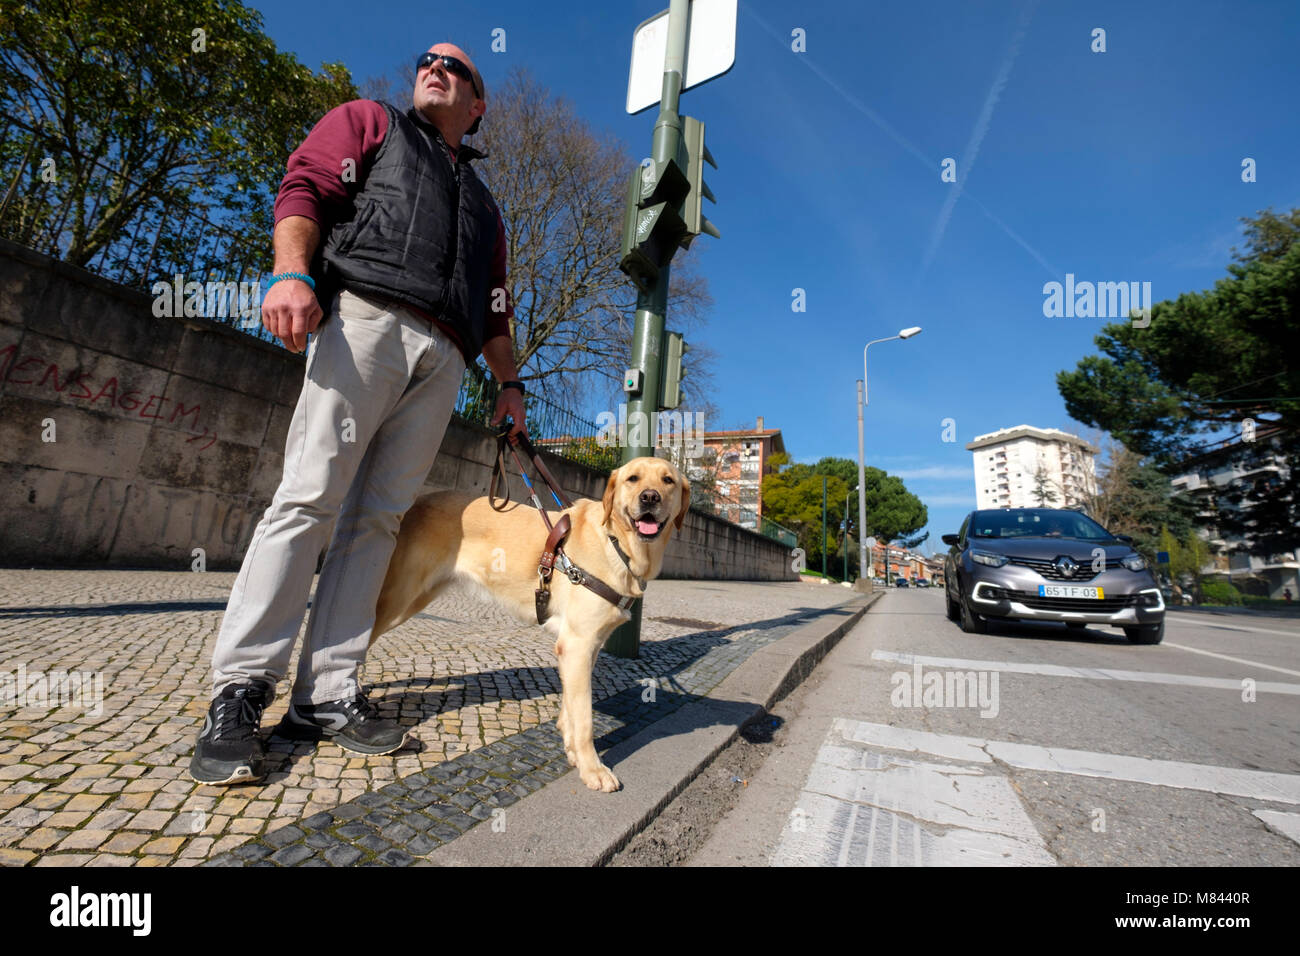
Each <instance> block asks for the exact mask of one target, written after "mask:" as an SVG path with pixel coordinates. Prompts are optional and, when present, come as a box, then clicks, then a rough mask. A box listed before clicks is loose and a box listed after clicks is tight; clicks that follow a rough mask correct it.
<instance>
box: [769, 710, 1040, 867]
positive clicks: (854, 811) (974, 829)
mask: <svg viewBox="0 0 1300 956" xmlns="http://www.w3.org/2000/svg"><path fill="white" fill-rule="evenodd" d="M796 821H798V825H796ZM771 863H772V865H774V866H1052V865H1055V863H1056V861H1055V860H1054V859H1053V858H1052V856H1051V854H1050V853H1049V852H1048V851H1047V847H1046V845H1045V844H1044V842H1043V838H1042V836H1041V835H1040V834H1039V833H1038V830H1037V829H1036V828H1035V827H1034V824H1033V822H1032V821H1031V820H1030V819H1029V815H1028V814H1027V813H1026V812H1025V809H1024V806H1023V805H1022V803H1021V801H1020V797H1019V796H1018V795H1017V794H1016V792H1015V789H1014V788H1013V787H1012V786H1011V782H1010V781H1009V780H1007V778H1005V777H1003V776H1002V775H1001V774H998V773H996V772H993V773H986V772H985V770H984V769H983V768H979V767H970V766H958V765H954V764H945V763H937V762H934V761H923V760H916V759H912V758H909V757H901V756H897V755H886V754H882V753H878V752H875V751H872V750H867V749H864V748H861V747H854V746H849V745H846V744H845V741H844V740H843V739H842V738H841V737H840V735H839V734H837V733H836V731H835V730H834V729H833V728H832V730H831V731H830V733H829V734H828V735H827V737H826V740H825V741H824V742H823V744H822V747H821V749H820V750H819V751H818V754H817V757H816V759H815V761H814V763H813V767H812V770H811V771H810V772H809V774H808V779H807V782H806V783H805V784H804V786H803V789H802V792H801V793H800V794H799V799H798V805H797V808H796V812H795V814H793V815H792V820H791V823H789V824H787V826H786V828H785V830H784V832H783V833H782V836H781V840H780V842H779V843H778V845H777V848H776V850H775V851H774V852H773V856H772V860H771Z"/></svg>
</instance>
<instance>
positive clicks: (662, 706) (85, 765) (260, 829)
mask: <svg viewBox="0 0 1300 956" xmlns="http://www.w3.org/2000/svg"><path fill="white" fill-rule="evenodd" d="M233 582H234V574H233V573H213V572H209V573H202V574H198V573H189V572H164V571H13V570H0V691H5V692H7V693H0V865H9V866H25V865H35V866H83V865H92V866H158V865H173V866H193V865H196V864H200V863H204V862H210V863H211V864H213V865H229V864H235V865H238V864H241V863H254V864H255V865H275V864H305V865H328V864H335V865H339V864H343V865H346V864H351V863H379V864H397V865H403V864H408V863H411V862H415V859H416V858H417V857H419V856H420V855H422V854H424V853H427V852H429V850H431V849H433V848H435V847H436V846H438V845H440V844H441V843H442V842H445V841H447V840H450V839H454V838H455V837H456V836H457V835H459V834H460V833H461V832H463V831H464V830H465V829H468V827H470V826H473V825H475V824H476V823H478V822H479V821H481V820H489V819H491V818H492V817H493V811H494V810H495V811H499V810H500V809H501V808H503V807H505V806H507V805H508V804H509V803H511V802H513V801H515V800H518V799H520V798H522V797H523V796H526V795H527V794H528V793H530V792H532V791H533V790H535V789H537V788H539V787H541V786H543V785H544V784H545V783H546V782H548V781H550V780H553V779H555V778H556V777H558V776H560V775H562V774H563V773H565V772H567V771H568V767H567V764H566V762H565V760H564V754H563V752H562V749H561V748H560V746H559V735H558V732H557V731H556V729H555V716H556V714H557V713H558V711H559V705H560V682H559V675H558V673H557V672H556V670H555V667H554V655H553V653H552V644H553V641H552V640H551V639H549V638H548V636H547V635H546V633H545V632H544V631H543V630H542V629H541V628H538V627H536V626H533V625H527V624H522V623H519V622H518V621H516V620H515V619H514V618H511V617H510V616H508V615H507V614H505V613H504V612H502V611H500V610H499V609H497V608H495V607H493V606H490V605H487V604H484V603H482V602H481V601H479V600H477V599H476V598H473V597H470V596H469V595H468V594H467V593H464V592H459V591H452V592H449V593H447V594H445V595H444V596H443V597H440V598H439V599H438V600H436V601H435V602H433V603H432V604H430V605H429V606H428V607H427V608H426V609H425V610H424V611H423V612H422V613H421V614H419V615H417V616H416V617H415V618H413V619H412V620H410V621H408V622H407V623H406V624H403V625H402V626H401V627H399V628H397V629H396V630H394V631H391V632H389V633H388V634H386V635H384V636H383V637H382V638H381V639H380V640H379V642H378V643H377V644H376V646H375V648H374V650H373V651H372V653H371V655H370V659H369V660H368V662H367V664H366V666H365V668H364V670H363V672H362V675H361V679H362V682H363V683H364V684H365V685H366V687H367V689H368V692H369V694H370V696H371V698H372V699H373V700H375V701H376V702H377V703H378V704H379V705H380V708H381V710H382V711H383V712H384V713H386V714H387V715H390V716H392V717H394V718H396V719H398V720H400V721H401V722H402V723H404V724H408V725H410V726H411V727H412V729H413V731H414V734H413V736H414V737H417V738H418V740H417V741H416V743H414V744H413V745H411V746H408V747H407V748H404V749H403V750H401V751H399V752H397V753H395V754H389V755H386V756H378V757H366V756H358V755H354V754H350V753H348V752H346V751H344V750H342V749H341V748H339V747H338V746H337V745H335V744H332V743H329V742H324V743H320V744H315V743H298V742H293V741H289V740H286V739H283V738H281V737H279V736H276V735H274V733H273V730H274V727H275V725H276V724H277V723H278V722H279V720H280V718H281V717H282V716H283V714H284V711H285V708H286V707H287V705H288V686H289V685H288V683H287V682H282V683H281V684H280V686H279V688H277V691H278V694H279V695H280V696H278V697H277V699H276V701H275V703H273V704H272V705H271V707H269V708H268V709H267V711H266V713H265V715H264V716H263V721H262V727H263V731H264V736H266V737H268V749H269V750H270V752H271V766H272V767H273V768H274V769H273V770H272V772H271V773H270V775H269V776H268V777H267V779H266V780H265V781H264V782H263V783H261V784H258V785H245V786H238V787H209V786H203V785H200V784H196V783H194V782H193V781H191V780H190V779H189V777H188V775H187V773H186V771H187V768H188V766H189V759H190V755H191V753H192V749H193V745H194V738H195V736H196V734H197V733H198V730H199V728H200V727H201V726H202V722H203V716H204V714H205V713H206V711H207V708H208V703H209V701H210V685H209V681H210V676H211V675H210V670H209V666H210V663H211V658H212V648H213V645H214V643H215V641H216V635H217V629H218V626H219V624H220V621H221V614H222V612H223V611H224V610H225V602H226V598H227V596H228V595H229V592H230V587H231V585H232V584H233ZM849 597H850V594H849V592H847V591H846V590H845V589H842V588H839V587H831V586H825V585H821V586H819V585H814V584H806V583H793V582H792V583H757V582H734V581H656V582H654V583H653V584H652V585H651V586H650V588H649V592H648V594H647V598H646V602H645V608H644V622H643V626H642V648H641V658H640V659H639V660H635V661H628V660H622V659H620V658H615V657H612V656H610V655H608V654H601V656H600V659H599V661H598V663H597V665H596V670H595V674H594V677H593V688H594V693H595V698H596V700H597V701H598V702H599V703H598V704H597V705H596V708H595V710H596V713H595V720H596V733H597V736H598V738H599V739H598V741H597V746H598V748H599V749H601V750H603V749H606V748H608V747H610V746H612V745H614V744H615V743H617V742H618V741H619V740H621V739H624V738H625V737H627V736H629V735H631V734H633V733H636V732H637V731H639V730H641V729H642V728H643V727H645V726H647V725H648V724H650V723H652V722H654V721H656V720H659V719H661V718H663V717H664V716H666V715H667V714H668V713H670V712H671V710H673V709H675V708H676V707H678V706H680V705H681V704H682V703H684V702H685V701H686V700H689V699H691V697H692V696H694V695H697V694H703V693H707V692H708V690H709V689H710V688H712V687H713V686H715V685H716V684H717V683H718V682H719V681H721V680H722V678H723V677H725V676H726V675H727V674H728V673H730V672H731V671H732V670H733V669H734V668H735V667H736V666H738V664H739V663H740V662H741V661H742V660H743V659H744V658H745V657H747V656H748V655H749V654H751V653H752V652H753V651H754V650H755V649H756V648H758V647H760V646H762V645H763V644H765V643H769V642H770V641H772V640H777V639H779V638H780V637H782V636H784V635H785V634H787V633H789V632H790V631H791V630H793V629H794V628H796V627H798V626H800V625H801V624H803V623H806V622H807V621H808V620H810V619H811V618H812V617H813V616H816V615H817V614H820V613H824V612H825V610H826V609H827V608H830V607H833V606H834V605H837V604H840V603H842V602H844V601H845V600H847V599H849ZM296 666H297V654H296V653H295V655H294V660H293V662H291V664H290V667H289V673H290V674H292V673H294V670H295V668H296ZM60 672H67V673H68V674H70V675H71V674H74V673H75V674H77V675H80V677H81V679H80V680H77V679H75V678H70V679H68V680H66V681H63V682H62V683H63V691H64V695H63V696H60V694H59V693H58V692H57V691H55V692H52V693H50V695H49V696H43V694H44V693H45V690H46V689H50V690H53V688H55V687H56V686H57V684H58V683H59V682H58V681H55V680H53V679H51V678H53V677H54V675H56V674H59V673H60ZM41 675H45V677H46V678H47V680H45V681H42V680H39V679H38V678H40V677H41ZM19 678H22V680H20V679H19ZM649 679H653V682H654V683H653V684H651V683H648V680H649ZM19 683H23V684H24V686H26V687H27V690H26V693H25V694H24V695H23V697H22V699H21V700H18V701H17V702H16V703H17V704H18V705H21V706H15V701H14V699H13V697H14V694H13V688H15V687H16V686H17V685H18V684H19ZM69 692H71V699H69V697H68V693H69ZM647 698H653V700H648V699H647ZM597 798H598V795H597Z"/></svg>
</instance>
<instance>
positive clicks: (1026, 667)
mask: <svg viewBox="0 0 1300 956" xmlns="http://www.w3.org/2000/svg"><path fill="white" fill-rule="evenodd" d="M1170 646H1171V647H1172V646H1175V645H1170ZM1215 656H1216V657H1218V656H1222V655H1215ZM871 657H872V659H873V660H877V661H890V662H894V663H898V664H906V665H907V666H909V667H910V666H911V665H913V664H920V665H922V666H923V667H935V668H940V667H942V668H948V669H951V670H967V671H1002V672H1006V673H1011V674H1037V675H1039V676H1043V677H1083V678H1087V679H1089V680H1121V681H1137V682H1140V683H1145V684H1182V685H1185V686H1190V687H1213V688H1216V689H1221V690H1235V691H1240V690H1241V679H1240V678H1231V677H1201V676H1199V675H1196V674H1162V673H1159V672H1157V671H1125V670H1115V669H1112V668H1106V667H1070V666H1068V665H1065V664H1028V663H1023V662H1020V661H976V660H965V659H963V658H958V657H927V656H925V655H922V654H906V653H901V652H899V651H885V650H879V649H877V650H874V651H872V652H871ZM1229 659H1230V660H1234V659H1235V658H1229ZM1239 663H1244V664H1249V663H1252V662H1250V661H1239ZM1256 666H1258V667H1268V666H1269V665H1267V664H1258V665H1256ZM1271 669H1272V670H1281V668H1276V667H1275V668H1271ZM1287 673H1300V672H1296V671H1288V672H1287ZM1255 691H1256V693H1261V694H1263V693H1268V694H1293V695H1300V684H1285V683H1279V682H1277V681H1258V682H1256V684H1255Z"/></svg>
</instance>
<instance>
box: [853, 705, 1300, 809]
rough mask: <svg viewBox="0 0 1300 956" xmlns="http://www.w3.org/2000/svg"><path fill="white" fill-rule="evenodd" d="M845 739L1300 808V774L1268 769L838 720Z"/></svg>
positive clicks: (980, 761)
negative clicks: (1041, 745) (1020, 742)
mask: <svg viewBox="0 0 1300 956" xmlns="http://www.w3.org/2000/svg"><path fill="white" fill-rule="evenodd" d="M832 727H833V730H835V731H836V732H838V733H840V734H841V735H842V736H843V738H844V739H845V740H849V741H854V742H856V743H861V744H867V745H868V746H874V747H884V748H886V749H889V750H901V751H908V752H913V753H921V754H931V755H933V756H939V757H947V758H949V759H953V760H961V761H965V762H969V763H977V764H987V763H992V762H993V761H994V760H1000V761H1002V762H1003V763H1007V764H1010V765H1011V766H1013V767H1018V768H1020V769H1022V770H1039V771H1044V772H1047V773H1065V774H1073V775H1076V776H1083V777H1099V778H1101V779H1104V780H1123V781H1128V782H1130V783H1143V784H1149V785H1151V786H1157V787H1173V788H1175V789H1179V790H1202V791H1206V792H1209V793H1221V794H1229V795H1232V796H1238V797H1252V798H1254V799H1257V800H1270V801H1274V802H1277V803H1291V804H1300V774H1287V773H1273V772H1271V771H1266V770H1239V769H1237V768H1235V767H1217V766H1213V765H1210V764H1195V763H1185V762H1183V761H1181V760H1154V759H1151V758H1148V757H1130V756H1125V755H1123V754H1107V753H1097V752H1094V751H1088V750H1070V749H1067V748H1064V747H1038V746H1035V745H1032V744H1019V743H1012V742H1011V741H1005V740H982V739H980V738H978V737H962V736H958V735H955V734H936V733H931V732H930V731H924V730H909V729H908V728H906V727H889V726H886V725H885V724H872V723H867V722H865V721H860V720H850V719H848V718H844V717H837V718H835V721H834V723H833V725H832Z"/></svg>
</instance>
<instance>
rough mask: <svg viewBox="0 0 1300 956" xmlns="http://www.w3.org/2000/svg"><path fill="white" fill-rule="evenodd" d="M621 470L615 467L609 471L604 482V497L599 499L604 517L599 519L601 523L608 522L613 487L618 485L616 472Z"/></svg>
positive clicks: (612, 507) (612, 508)
mask: <svg viewBox="0 0 1300 956" xmlns="http://www.w3.org/2000/svg"><path fill="white" fill-rule="evenodd" d="M621 470H622V469H621V468H615V469H614V470H613V471H611V472H610V473H609V481H607V482H605V497H604V498H603V499H601V503H602V504H603V505H604V506H605V517H604V518H603V519H602V520H601V522H600V523H601V524H609V515H610V512H612V511H613V510H614V488H615V487H616V486H617V485H618V473H619V472H620V471H621Z"/></svg>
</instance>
